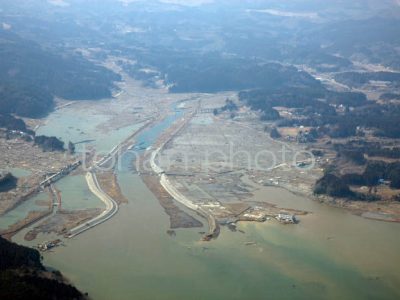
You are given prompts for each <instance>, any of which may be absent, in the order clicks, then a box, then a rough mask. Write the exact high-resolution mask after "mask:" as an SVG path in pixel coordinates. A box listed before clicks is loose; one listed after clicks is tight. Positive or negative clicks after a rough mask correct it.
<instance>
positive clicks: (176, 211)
mask: <svg viewBox="0 0 400 300" xmlns="http://www.w3.org/2000/svg"><path fill="white" fill-rule="evenodd" d="M141 178H142V180H143V182H144V183H145V184H146V186H147V187H148V189H149V190H150V191H151V192H152V193H153V194H154V195H155V196H156V198H157V199H158V201H159V202H160V204H161V206H162V207H163V208H164V211H165V213H166V214H167V215H168V216H169V218H170V228H171V229H176V228H195V227H203V223H201V222H200V221H199V220H197V219H195V218H194V217H192V216H191V215H189V214H187V213H186V212H184V211H183V210H181V209H180V208H179V207H178V206H177V205H176V204H175V203H174V199H173V198H172V197H171V196H170V194H168V192H167V191H166V190H165V189H164V188H163V187H162V186H161V185H160V182H159V178H158V177H157V176H150V175H145V176H142V177H141Z"/></svg>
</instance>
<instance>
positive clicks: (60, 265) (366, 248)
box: [15, 115, 400, 300]
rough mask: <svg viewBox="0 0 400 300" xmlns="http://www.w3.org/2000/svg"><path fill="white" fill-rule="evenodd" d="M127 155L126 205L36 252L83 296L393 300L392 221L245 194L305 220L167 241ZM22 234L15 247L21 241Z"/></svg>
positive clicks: (122, 175)
mask: <svg viewBox="0 0 400 300" xmlns="http://www.w3.org/2000/svg"><path fill="white" fill-rule="evenodd" d="M178 116H179V115H175V116H172V117H170V118H167V119H166V121H165V123H163V124H161V125H159V126H155V127H153V128H151V129H149V130H148V131H144V132H143V133H142V134H140V135H139V136H138V137H137V143H138V144H142V145H144V146H145V147H147V146H149V145H151V144H152V143H153V142H154V140H155V139H156V137H157V136H158V135H159V134H160V133H161V132H162V131H163V130H164V129H165V128H166V127H168V126H169V125H170V124H171V122H173V120H174V119H175V118H177V117H178ZM49 126H50V125H49ZM45 129H46V128H44V129H43V130H45ZM109 146H112V144H110V145H108V147H109ZM131 158H132V157H130V156H129V155H127V156H124V160H123V162H122V166H123V167H122V168H120V169H119V170H118V180H119V183H120V186H121V189H122V192H123V193H124V194H125V195H126V197H127V198H128V199H129V204H127V205H123V206H121V208H120V211H119V212H118V214H117V215H116V216H115V217H113V218H112V219H111V220H109V221H107V222H105V223H104V224H102V225H100V226H97V227H95V228H94V229H92V230H90V231H88V232H86V233H85V234H82V235H80V236H77V237H75V238H74V239H72V240H68V241H67V242H66V245H67V246H66V247H60V248H57V250H56V251H54V252H51V253H46V254H45V255H44V262H45V263H46V264H47V265H48V266H51V267H54V268H57V269H60V270H61V271H62V272H63V273H64V274H65V275H66V276H67V277H69V278H70V279H71V280H72V282H73V283H74V284H75V285H77V286H78V287H79V288H80V289H81V290H82V291H85V292H88V293H89V295H90V296H91V297H92V298H93V299H99V300H102V299H104V300H109V299H118V300H120V299H121V300H123V299H127V300H128V299H129V300H131V299H399V298H400V288H399V286H400V272H399V270H398V266H400V254H399V253H400V231H399V230H400V226H399V224H394V223H383V222H377V221H372V220H367V219H363V218H360V217H357V216H354V215H351V214H350V213H347V212H345V211H343V210H340V209H336V208H332V207H327V206H324V205H321V204H319V203H316V202H313V201H311V200H309V199H305V198H302V197H299V196H295V195H293V194H290V193H288V192H287V191H284V190H281V189H276V188H265V189H260V190H259V191H258V192H257V193H256V194H255V196H254V197H255V198H256V199H260V200H261V199H263V200H265V201H268V202H271V203H275V204H277V205H280V206H282V207H293V208H298V209H305V210H308V211H310V212H311V214H310V215H308V216H304V217H302V218H301V222H300V224H298V225H295V226H284V225H281V224H278V223H276V222H274V221H273V220H271V221H267V222H266V223H262V224H259V223H240V224H239V225H238V228H239V229H240V230H243V231H244V232H245V233H240V232H230V231H229V230H227V229H226V228H223V229H222V231H221V235H220V237H219V238H218V239H217V240H213V241H211V242H208V243H207V242H200V237H201V235H200V234H199V231H203V230H204V229H199V228H197V229H180V230H177V236H176V237H170V236H169V235H167V234H166V231H167V230H168V229H169V227H168V226H169V219H168V217H167V215H166V214H165V213H164V211H163V209H162V208H161V206H160V205H159V203H158V200H157V199H156V198H155V197H154V195H153V194H152V193H151V192H150V191H149V190H148V189H147V187H146V186H145V185H144V184H143V183H142V181H141V179H140V177H139V176H138V175H135V174H133V173H132V172H131V171H130V164H131V163H132V162H131ZM69 180H70V181H69ZM82 180H83V178H82ZM81 184H82V183H78V177H75V178H73V177H71V179H68V180H62V181H60V182H59V183H58V187H59V188H60V189H61V190H62V192H63V199H65V201H66V203H67V202H68V203H70V204H69V205H71V206H73V207H75V206H79V205H80V204H81V203H80V202H77V201H78V200H77V198H79V197H81V198H82V197H86V196H87V197H89V198H90V196H89V195H87V193H86V192H85V187H84V186H83V185H82V186H81ZM74 187H76V188H74ZM77 191H80V192H78V194H76V193H77ZM84 195H86V196H84ZM79 201H80V200H79ZM88 201H91V200H88ZM94 201H95V200H93V204H94V203H95V202H94ZM204 223H206V222H204ZM22 237H23V233H21V234H20V235H17V236H16V238H15V240H16V241H18V242H23V240H22ZM248 242H251V245H246V243H248ZM23 243H26V242H23ZM28 244H29V243H28Z"/></svg>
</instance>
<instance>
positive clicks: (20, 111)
mask: <svg viewBox="0 0 400 300" xmlns="http://www.w3.org/2000/svg"><path fill="white" fill-rule="evenodd" d="M0 57H1V60H0V113H15V114H17V115H20V116H24V117H38V116H41V115H44V114H46V113H47V112H49V111H50V110H51V109H52V108H53V97H54V96H58V97H61V98H65V99H100V98H105V97H110V96H111V89H112V88H113V84H114V81H118V80H120V78H119V76H118V75H117V74H115V73H113V72H111V71H109V70H108V69H106V68H104V67H101V66H97V65H95V64H93V63H91V62H89V61H88V60H86V59H84V58H83V57H81V56H79V55H77V54H73V53H69V52H68V53H67V52H65V51H64V52H62V53H56V51H55V50H48V49H42V48H41V47H40V46H39V45H37V44H36V43H34V42H32V41H28V40H24V39H22V38H20V37H19V36H17V35H16V34H14V33H13V32H11V31H9V30H1V29H0Z"/></svg>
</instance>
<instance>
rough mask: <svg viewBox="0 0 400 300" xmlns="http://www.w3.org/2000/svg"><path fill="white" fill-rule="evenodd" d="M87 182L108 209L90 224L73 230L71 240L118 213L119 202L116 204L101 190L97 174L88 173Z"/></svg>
mask: <svg viewBox="0 0 400 300" xmlns="http://www.w3.org/2000/svg"><path fill="white" fill-rule="evenodd" d="M86 181H87V184H88V186H89V189H90V191H91V192H92V193H93V194H94V195H96V196H97V197H98V198H99V199H100V200H101V201H103V202H104V203H105V204H106V209H105V210H104V211H103V212H102V213H101V214H100V215H98V216H97V217H95V218H94V219H92V220H90V221H89V222H86V223H84V224H81V225H79V226H77V227H75V228H73V229H71V230H70V231H69V233H68V237H69V238H72V237H74V236H77V235H78V234H81V233H82V232H84V231H86V230H89V229H91V228H93V227H95V226H97V225H99V224H101V223H103V222H105V221H107V220H108V219H110V218H111V217H112V216H113V215H115V214H116V213H117V211H118V204H117V202H115V200H114V199H112V198H111V197H110V196H108V195H107V194H106V193H105V192H104V191H103V190H102V189H101V187H100V185H99V182H98V181H97V177H96V174H94V173H93V172H87V173H86Z"/></svg>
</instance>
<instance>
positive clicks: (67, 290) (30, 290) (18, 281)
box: [0, 237, 86, 300]
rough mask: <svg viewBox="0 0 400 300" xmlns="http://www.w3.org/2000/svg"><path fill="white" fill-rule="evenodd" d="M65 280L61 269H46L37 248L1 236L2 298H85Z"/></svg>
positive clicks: (16, 299)
mask: <svg viewBox="0 0 400 300" xmlns="http://www.w3.org/2000/svg"><path fill="white" fill-rule="evenodd" d="M64 281H65V280H64V279H63V277H62V275H61V274H60V273H59V272H57V271H54V272H48V271H45V268H44V267H43V265H42V263H41V261H40V254H39V252H38V251H37V250H33V249H30V248H27V247H23V246H19V245H16V244H14V243H11V242H9V241H7V240H5V239H3V238H2V237H0V299H13V300H19V299H21V300H22V299H40V300H47V299H49V300H50V299H52V300H57V299H65V300H67V299H68V300H70V299H86V298H85V296H83V295H82V294H81V293H80V292H79V291H78V290H77V289H76V288H74V287H73V286H70V285H68V284H66V283H64Z"/></svg>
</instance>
